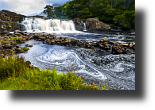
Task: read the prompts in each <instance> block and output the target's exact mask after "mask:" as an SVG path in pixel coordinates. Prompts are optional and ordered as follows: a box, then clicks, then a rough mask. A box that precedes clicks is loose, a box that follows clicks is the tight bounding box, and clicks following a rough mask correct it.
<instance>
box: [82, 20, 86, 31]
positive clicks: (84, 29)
mask: <svg viewBox="0 0 155 110" xmlns="http://www.w3.org/2000/svg"><path fill="white" fill-rule="evenodd" d="M81 25H83V31H87V30H86V24H85V23H84V22H83V21H81Z"/></svg>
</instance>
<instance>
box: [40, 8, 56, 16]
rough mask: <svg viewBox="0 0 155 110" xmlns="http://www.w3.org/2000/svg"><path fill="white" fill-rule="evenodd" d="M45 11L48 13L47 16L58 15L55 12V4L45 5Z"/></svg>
mask: <svg viewBox="0 0 155 110" xmlns="http://www.w3.org/2000/svg"><path fill="white" fill-rule="evenodd" d="M43 13H45V14H46V15H47V17H51V18H56V15H55V14H54V9H53V6H51V5H46V6H45V7H44V11H43Z"/></svg>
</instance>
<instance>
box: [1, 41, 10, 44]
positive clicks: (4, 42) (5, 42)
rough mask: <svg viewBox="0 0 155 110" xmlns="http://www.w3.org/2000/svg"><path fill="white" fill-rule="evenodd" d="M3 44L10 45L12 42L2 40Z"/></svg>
mask: <svg viewBox="0 0 155 110" xmlns="http://www.w3.org/2000/svg"><path fill="white" fill-rule="evenodd" d="M0 42H1V43H2V44H8V43H11V42H12V41H7V40H2V41H0Z"/></svg>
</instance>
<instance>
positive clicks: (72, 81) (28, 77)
mask: <svg viewBox="0 0 155 110" xmlns="http://www.w3.org/2000/svg"><path fill="white" fill-rule="evenodd" d="M0 62H1V63H0V79H1V83H0V90H105V89H106V86H104V85H103V86H101V85H95V83H92V84H91V85H88V84H87V83H85V82H84V81H83V80H82V79H81V77H78V76H76V75H75V74H74V73H71V72H68V73H67V74H65V73H63V74H58V72H57V71H56V69H52V70H45V69H43V70H39V69H37V68H33V69H30V68H29V67H28V64H27V63H26V62H24V59H23V58H19V57H6V58H5V59H3V58H2V57H1V58H0Z"/></svg>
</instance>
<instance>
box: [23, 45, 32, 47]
mask: <svg viewBox="0 0 155 110" xmlns="http://www.w3.org/2000/svg"><path fill="white" fill-rule="evenodd" d="M25 47H33V45H29V44H26V45H25Z"/></svg>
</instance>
